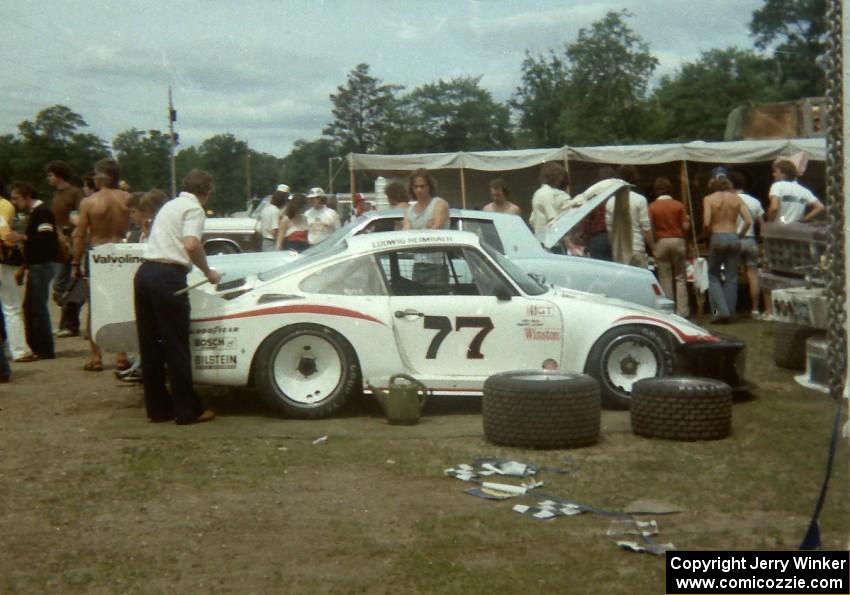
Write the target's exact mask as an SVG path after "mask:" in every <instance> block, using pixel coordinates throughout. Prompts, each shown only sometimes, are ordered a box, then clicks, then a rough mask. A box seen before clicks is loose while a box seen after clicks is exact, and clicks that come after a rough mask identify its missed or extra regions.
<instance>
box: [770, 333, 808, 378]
mask: <svg viewBox="0 0 850 595" xmlns="http://www.w3.org/2000/svg"><path fill="white" fill-rule="evenodd" d="M817 333H818V330H817V329H814V328H811V327H808V326H801V325H799V324H789V323H784V322H780V323H777V324H775V325H774V329H773V363H774V364H776V365H777V366H779V367H780V368H788V369H789V370H805V369H806V339H808V338H809V337H811V336H812V335H816V334H817Z"/></svg>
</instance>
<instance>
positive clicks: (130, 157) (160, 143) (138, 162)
mask: <svg viewBox="0 0 850 595" xmlns="http://www.w3.org/2000/svg"><path fill="white" fill-rule="evenodd" d="M112 148H113V150H114V151H115V156H116V159H117V160H118V165H119V166H120V167H121V177H122V178H123V179H125V180H126V181H127V183H128V184H130V188H132V189H133V190H139V191H147V190H150V189H151V188H159V189H161V190H165V191H166V192H170V191H171V166H170V163H169V161H170V159H169V156H170V142H169V138H168V135H167V134H163V133H162V132H160V131H159V130H148V131H147V133H145V132H142V131H141V130H137V129H135V128H131V129H129V130H125V131H124V132H121V133H119V134H118V135H117V136H116V137H115V139H114V140H113V141H112Z"/></svg>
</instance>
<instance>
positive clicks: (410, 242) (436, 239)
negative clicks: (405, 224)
mask: <svg viewBox="0 0 850 595" xmlns="http://www.w3.org/2000/svg"><path fill="white" fill-rule="evenodd" d="M431 243H437V244H447V243H452V239H451V238H449V237H446V236H431V235H428V236H413V237H406V238H394V239H391V240H375V241H374V242H372V248H397V247H399V246H415V245H417V244H431Z"/></svg>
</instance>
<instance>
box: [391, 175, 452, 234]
mask: <svg viewBox="0 0 850 595" xmlns="http://www.w3.org/2000/svg"><path fill="white" fill-rule="evenodd" d="M407 189H408V192H410V195H411V196H413V197H414V198H415V199H416V202H414V203H413V204H411V205H410V206H409V207H408V208H407V210H406V211H405V213H404V223H403V224H402V229H448V228H449V203H448V202H447V201H446V200H445V199H442V198H440V197H439V196H435V194H436V193H437V183H436V182H435V181H434V178H432V177H431V173H430V172H429V171H428V170H427V169H425V168H420V169H417V170H416V171H414V172H413V173H412V174H411V175H410V179H409V180H408V183H407Z"/></svg>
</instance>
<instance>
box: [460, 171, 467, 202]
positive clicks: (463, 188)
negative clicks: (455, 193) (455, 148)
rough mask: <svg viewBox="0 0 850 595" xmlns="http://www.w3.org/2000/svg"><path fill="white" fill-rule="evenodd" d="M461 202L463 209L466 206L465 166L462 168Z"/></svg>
mask: <svg viewBox="0 0 850 595" xmlns="http://www.w3.org/2000/svg"><path fill="white" fill-rule="evenodd" d="M460 204H461V208H462V209H465V208H466V176H465V175H464V173H463V168H460Z"/></svg>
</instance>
